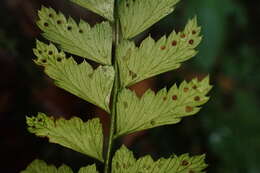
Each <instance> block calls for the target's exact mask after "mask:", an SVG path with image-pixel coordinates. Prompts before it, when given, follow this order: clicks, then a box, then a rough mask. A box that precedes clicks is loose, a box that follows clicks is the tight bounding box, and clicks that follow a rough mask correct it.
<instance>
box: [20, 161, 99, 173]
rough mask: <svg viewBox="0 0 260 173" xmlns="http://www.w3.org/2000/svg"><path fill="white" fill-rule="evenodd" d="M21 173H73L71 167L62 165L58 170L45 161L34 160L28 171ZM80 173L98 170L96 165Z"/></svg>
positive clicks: (92, 172) (83, 169) (94, 172)
mask: <svg viewBox="0 0 260 173" xmlns="http://www.w3.org/2000/svg"><path fill="white" fill-rule="evenodd" d="M21 173H73V171H72V170H71V168H70V167H68V166H66V165H62V166H60V167H59V168H56V167H55V166H53V165H47V164H46V163H45V162H44V161H41V160H34V161H33V162H32V163H31V164H30V165H29V166H28V167H27V168H26V170H24V171H22V172H21ZM78 173H98V172H97V170H96V165H95V164H93V165H90V166H86V167H83V168H80V170H79V172H78Z"/></svg>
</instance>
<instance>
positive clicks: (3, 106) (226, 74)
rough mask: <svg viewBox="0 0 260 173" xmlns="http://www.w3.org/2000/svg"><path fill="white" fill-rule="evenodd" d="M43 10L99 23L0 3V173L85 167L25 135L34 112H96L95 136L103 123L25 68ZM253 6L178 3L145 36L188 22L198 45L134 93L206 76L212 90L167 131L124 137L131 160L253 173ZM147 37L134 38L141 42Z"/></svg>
mask: <svg viewBox="0 0 260 173" xmlns="http://www.w3.org/2000/svg"><path fill="white" fill-rule="evenodd" d="M41 5H46V6H51V7H53V8H54V9H56V10H60V11H62V12H64V13H65V14H66V15H71V16H74V17H81V18H83V19H85V20H87V21H88V22H90V23H91V24H95V23H97V22H100V21H102V20H103V19H102V18H101V17H98V16H97V15H95V14H93V13H91V12H86V11H85V10H84V9H82V8H80V7H78V6H76V5H73V4H71V3H69V2H68V0H55V1H53V0H44V1H43V0H42V1H41V0H38V1H36V0H26V1H25V0H2V1H0V129H1V130H0V156H1V157H0V172H5V173H15V172H19V171H21V170H23V169H25V168H26V166H27V165H28V164H29V163H30V162H31V161H32V160H34V159H35V158H40V159H42V160H45V161H47V162H48V163H50V164H55V165H57V166H58V165H60V164H61V163H66V164H67V165H69V166H71V167H73V169H75V170H77V169H78V168H79V167H80V166H83V165H86V164H88V163H93V160H91V159H89V158H88V157H86V156H83V155H81V154H79V153H76V152H73V151H71V150H69V149H66V148H63V147H60V146H58V145H55V144H49V143H48V141H47V140H46V139H41V138H37V137H35V136H34V135H32V134H30V133H29V132H27V130H26V124H25V116H31V115H36V114H37V112H38V111H41V112H45V113H47V114H49V115H53V116H64V117H66V118H70V117H71V116H75V115H77V116H78V115H79V116H80V117H81V118H83V119H84V120H87V119H89V118H91V117H93V116H94V115H95V114H99V116H100V117H101V119H102V122H103V126H104V128H105V133H107V127H108V116H107V115H105V114H104V112H102V111H100V110H97V109H96V108H95V107H94V106H92V105H91V104H88V103H86V102H84V101H82V100H80V99H78V98H76V97H75V96H73V95H70V94H69V93H66V92H65V91H63V90H61V89H59V88H57V87H55V86H54V85H53V84H52V81H51V80H50V79H49V78H48V77H46V76H45V75H44V74H43V73H42V70H41V69H40V68H39V67H38V66H36V65H35V64H34V63H33V62H32V58H33V54H32V48H33V47H34V46H35V38H36V37H37V38H38V39H41V40H43V39H42V37H41V36H40V31H39V29H37V27H36V26H35V21H36V20H37V10H38V9H39V8H40V6H41ZM259 7H260V2H258V1H253V0H247V1H246V0H196V1H195V0H193V1H188V0H183V1H181V2H180V3H179V4H178V5H177V8H176V11H175V12H174V13H173V14H171V15H169V16H168V17H166V18H164V19H163V20H162V21H161V22H159V23H157V24H156V25H154V26H152V27H151V28H150V30H149V31H150V32H151V33H152V36H153V37H154V38H155V39H158V38H159V37H160V36H162V35H163V34H169V33H170V32H171V31H172V29H176V30H177V31H179V30H180V29H182V28H183V27H184V25H185V23H186V22H187V20H188V18H192V17H193V16H194V15H197V17H198V21H199V24H200V25H201V26H202V29H203V30H202V33H203V38H204V39H203V42H202V43H201V45H200V47H199V51H200V52H199V54H198V55H197V56H196V57H194V58H193V59H192V60H189V61H188V62H186V63H185V64H184V65H183V66H182V67H181V68H180V69H178V70H176V71H172V72H168V73H166V74H163V75H159V76H158V77H155V78H153V79H150V80H146V81H144V82H142V83H140V84H138V85H136V86H135V87H134V89H135V90H136V91H137V92H138V93H142V92H143V91H144V90H146V88H148V87H151V88H162V87H163V86H164V85H167V86H170V85H172V84H173V83H174V82H177V83H179V82H181V81H182V80H184V79H186V80H189V79H191V78H192V77H194V76H199V77H202V76H205V75H207V74H210V76H211V83H212V84H213V85H214V88H213V90H212V91H211V92H210V96H211V99H210V101H209V102H208V103H207V104H206V105H205V106H203V109H202V111H201V112H200V113H198V114H197V115H195V116H192V117H187V118H184V119H183V121H182V122H181V123H179V124H177V125H171V126H164V127H158V128H155V129H152V130H149V131H144V132H140V133H136V134H133V135H129V136H127V137H124V138H122V139H120V140H118V141H117V146H120V144H121V142H124V143H125V144H126V145H127V146H128V147H129V148H131V149H132V150H134V153H135V155H136V156H143V155H145V154H151V155H152V156H153V157H154V158H158V157H162V156H165V157H167V156H169V155H170V154H171V153H176V154H181V153H186V152H189V153H191V154H192V155H194V154H202V153H206V154H207V163H208V164H209V168H208V170H207V171H208V172H209V173H259V172H260V164H259V163H260V159H258V158H259V156H258V154H259V153H260V117H259V116H260V114H259V113H260V109H259V106H260V103H259V96H260V88H259V86H258V84H259V82H260V75H259V73H260V68H259V67H260V60H259V59H260V42H259V41H260V34H259V31H260V25H259V23H260V10H259ZM146 35H147V33H143V35H142V36H143V37H144V36H146Z"/></svg>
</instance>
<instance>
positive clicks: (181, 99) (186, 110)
mask: <svg viewBox="0 0 260 173" xmlns="http://www.w3.org/2000/svg"><path fill="white" fill-rule="evenodd" d="M211 88H212V86H211V85H209V77H206V78H205V79H204V80H202V81H198V80H197V79H193V80H192V81H191V82H189V83H187V82H186V81H184V82H182V84H181V85H180V87H179V88H178V87H177V86H176V84H175V85H174V86H172V87H171V88H170V89H169V91H168V92H167V90H166V88H164V89H162V90H160V91H159V92H158V93H157V94H155V93H154V92H153V91H151V90H148V91H146V92H145V94H144V95H143V96H142V97H141V98H138V97H137V95H136V94H135V92H134V91H131V90H129V89H123V90H122V91H121V92H120V93H119V96H118V102H117V117H116V118H117V119H116V122H117V123H116V127H117V128H116V135H115V137H118V136H121V135H125V134H129V133H133V132H136V131H140V130H145V129H150V128H153V127H157V126H162V125H168V124H176V123H178V122H179V121H180V120H181V118H182V117H185V116H190V115H193V114H196V113H197V112H198V111H199V110H200V108H199V107H198V106H200V105H202V104H204V103H206V102H207V101H208V99H209V98H208V97H207V96H206V94H207V93H208V92H209V91H210V89H211Z"/></svg>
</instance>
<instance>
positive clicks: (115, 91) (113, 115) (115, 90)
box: [104, 0, 120, 173]
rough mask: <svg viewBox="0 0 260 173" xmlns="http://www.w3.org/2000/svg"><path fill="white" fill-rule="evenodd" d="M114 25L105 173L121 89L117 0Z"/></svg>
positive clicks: (107, 172) (109, 156)
mask: <svg viewBox="0 0 260 173" xmlns="http://www.w3.org/2000/svg"><path fill="white" fill-rule="evenodd" d="M114 9H115V10H114V23H113V31H114V32H113V34H114V41H113V66H114V69H115V80H114V86H113V90H112V99H113V101H112V110H111V115H110V118H111V119H110V131H109V138H108V147H107V153H106V159H105V169H104V172H105V173H109V172H110V171H111V170H110V165H111V164H110V163H111V153H112V147H113V139H114V132H115V121H116V103H117V96H118V91H119V88H120V84H119V72H118V66H117V61H116V47H117V46H118V44H119V40H120V30H119V29H120V26H119V19H118V15H117V9H118V1H117V0H115V5H114Z"/></svg>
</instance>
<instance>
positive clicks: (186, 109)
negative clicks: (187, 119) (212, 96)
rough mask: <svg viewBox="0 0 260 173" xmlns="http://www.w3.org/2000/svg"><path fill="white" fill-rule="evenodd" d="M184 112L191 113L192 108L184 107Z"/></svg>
mask: <svg viewBox="0 0 260 173" xmlns="http://www.w3.org/2000/svg"><path fill="white" fill-rule="evenodd" d="M185 111H186V112H187V113H189V112H192V111H193V107H191V106H186V108H185Z"/></svg>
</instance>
